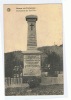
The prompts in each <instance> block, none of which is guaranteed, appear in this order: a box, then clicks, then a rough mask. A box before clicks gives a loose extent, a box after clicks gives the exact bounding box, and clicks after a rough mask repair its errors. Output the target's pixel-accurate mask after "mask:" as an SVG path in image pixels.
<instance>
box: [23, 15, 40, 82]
mask: <svg viewBox="0 0 71 100" xmlns="http://www.w3.org/2000/svg"><path fill="white" fill-rule="evenodd" d="M26 21H27V23H28V36H27V51H24V52H23V64H24V68H23V77H41V52H40V51H38V50H37V38H36V21H37V16H35V15H28V16H26ZM25 79H27V78H25ZM25 79H24V80H25Z"/></svg>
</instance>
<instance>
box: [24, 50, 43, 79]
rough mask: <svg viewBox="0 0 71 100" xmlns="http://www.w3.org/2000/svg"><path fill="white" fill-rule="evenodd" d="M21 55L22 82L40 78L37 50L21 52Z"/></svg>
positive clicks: (39, 62) (39, 55) (39, 60)
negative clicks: (22, 60)
mask: <svg viewBox="0 0 71 100" xmlns="http://www.w3.org/2000/svg"><path fill="white" fill-rule="evenodd" d="M23 55H24V62H23V63H24V68H23V80H27V81H28V79H30V78H37V79H38V77H41V52H40V51H38V50H31V51H29V50H28V51H25V52H23ZM28 77H29V78H28Z"/></svg>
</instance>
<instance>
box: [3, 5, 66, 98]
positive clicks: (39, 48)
mask: <svg viewBox="0 0 71 100" xmlns="http://www.w3.org/2000/svg"><path fill="white" fill-rule="evenodd" d="M3 7H4V59H5V62H4V65H5V66H4V67H5V95H6V96H28V95H29V96H30V95H33V96H36V95H38V96H40V95H41V96H42V95H47V96H48V95H64V71H63V70H64V68H63V39H62V38H63V37H62V36H63V31H62V4H30V5H29V4H4V6H3Z"/></svg>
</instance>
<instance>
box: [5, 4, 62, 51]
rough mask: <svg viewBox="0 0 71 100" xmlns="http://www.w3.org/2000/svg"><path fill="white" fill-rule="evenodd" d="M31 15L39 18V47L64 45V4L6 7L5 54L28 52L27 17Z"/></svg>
mask: <svg viewBox="0 0 71 100" xmlns="http://www.w3.org/2000/svg"><path fill="white" fill-rule="evenodd" d="M8 8H10V11H8V10H7V9H8ZM30 8H31V10H32V11H31V10H30ZM22 10H23V11H22ZM26 10H27V11H26ZM31 14H32V15H37V16H38V20H37V22H36V34H37V46H38V47H42V46H52V45H61V44H62V41H63V40H62V36H63V31H62V4H45V5H39V4H38V5H4V52H11V51H18V50H21V51H25V50H27V33H28V24H27V21H26V19H25V17H26V16H27V15H31Z"/></svg>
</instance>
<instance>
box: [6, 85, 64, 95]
mask: <svg viewBox="0 0 71 100" xmlns="http://www.w3.org/2000/svg"><path fill="white" fill-rule="evenodd" d="M63 90H64V89H63V85H46V86H45V85H40V86H38V87H36V88H33V89H31V88H29V87H26V88H23V87H15V88H7V89H5V95H6V96H13V95H14V96H21V95H63Z"/></svg>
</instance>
